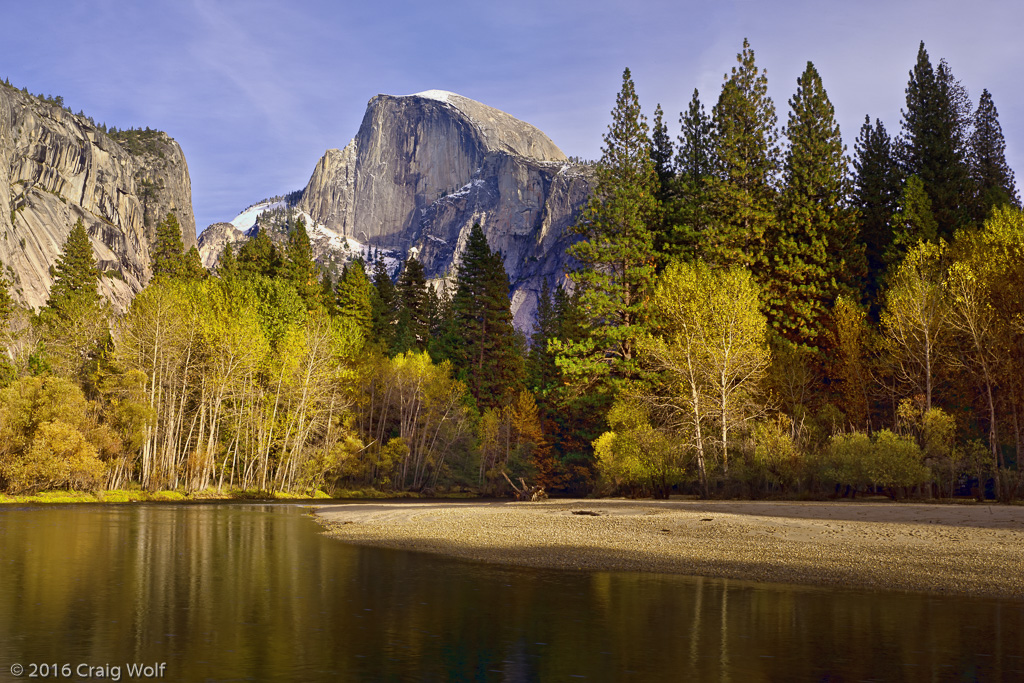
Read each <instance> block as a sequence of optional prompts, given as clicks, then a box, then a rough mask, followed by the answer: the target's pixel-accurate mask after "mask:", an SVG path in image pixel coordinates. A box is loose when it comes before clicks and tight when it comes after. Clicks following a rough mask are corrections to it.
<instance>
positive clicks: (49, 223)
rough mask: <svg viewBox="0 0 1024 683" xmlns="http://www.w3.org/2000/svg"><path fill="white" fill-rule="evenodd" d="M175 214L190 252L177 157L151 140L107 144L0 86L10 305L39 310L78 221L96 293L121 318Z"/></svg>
mask: <svg viewBox="0 0 1024 683" xmlns="http://www.w3.org/2000/svg"><path fill="white" fill-rule="evenodd" d="M169 211H174V212H175V214H176V215H177V217H178V221H179V223H180V224H181V231H182V241H183V242H184V244H185V249H186V250H187V249H189V248H190V247H192V246H194V245H196V236H195V218H194V216H193V213H192V190H191V181H190V179H189V174H188V166H187V164H186V163H185V156H184V154H183V153H182V151H181V148H180V147H179V146H178V144H177V143H176V142H175V141H174V140H173V139H171V138H170V137H168V136H167V135H166V134H164V133H161V132H158V131H149V130H147V131H127V132H124V133H120V134H115V135H113V136H111V135H107V134H106V133H104V132H103V131H102V130H100V129H99V128H97V127H96V126H95V125H94V124H93V123H92V122H90V121H89V120H88V119H86V118H84V117H82V116H76V115H74V114H71V113H70V112H68V111H67V110H65V109H63V108H61V107H59V106H55V105H53V104H49V103H46V102H43V101H40V100H39V99H37V98H35V97H33V96H31V95H28V94H25V93H23V92H21V91H19V90H16V89H14V88H11V87H9V86H5V85H3V84H0V260H2V261H3V264H4V266H5V271H6V272H5V273H4V274H5V276H6V277H7V279H8V280H10V281H11V282H12V287H11V290H12V294H13V296H14V297H15V299H16V300H17V301H19V302H20V303H22V304H25V305H27V306H30V307H35V308H37V307H40V306H42V305H44V304H45V303H46V300H47V298H48V295H49V294H48V293H49V289H50V285H51V284H52V282H53V276H52V270H51V268H52V266H53V264H54V263H55V262H56V260H57V257H58V256H59V255H60V251H61V248H62V246H63V245H64V242H65V240H66V239H67V236H68V234H69V233H70V231H71V227H72V226H73V225H74V224H75V222H76V221H77V220H78V219H82V221H83V223H84V224H85V226H86V230H87V231H88V233H89V236H90V238H91V241H92V244H93V249H94V252H95V256H96V260H97V264H98V266H99V269H100V271H101V273H103V275H104V276H103V277H101V278H100V290H101V292H103V294H105V295H106V296H107V297H108V298H109V299H110V300H111V302H112V303H113V304H114V306H115V307H116V308H119V309H123V308H124V307H126V306H127V305H128V303H129V302H130V301H131V298H132V297H133V296H134V295H135V293H136V292H138V291H139V290H140V289H141V288H142V286H143V285H144V284H145V283H146V282H148V280H149V278H150V275H151V270H150V265H149V251H150V250H149V245H150V242H151V241H152V239H153V237H154V235H155V228H156V224H157V223H158V222H159V221H160V220H161V219H162V218H163V217H164V216H166V215H167V213H168V212H169Z"/></svg>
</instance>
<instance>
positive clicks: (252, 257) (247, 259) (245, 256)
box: [238, 228, 284, 278]
mask: <svg viewBox="0 0 1024 683" xmlns="http://www.w3.org/2000/svg"><path fill="white" fill-rule="evenodd" d="M283 268H284V262H283V261H282V259H281V253H280V252H279V251H278V249H277V247H276V246H275V245H274V243H273V242H271V241H270V236H269V235H267V232H266V230H264V229H262V228H259V229H257V231H256V235H255V236H254V237H253V238H252V239H250V240H249V241H247V242H246V243H245V244H243V245H242V248H241V249H239V250H238V274H239V275H240V276H242V277H254V276H257V275H262V276H264V277H269V278H274V277H277V276H278V275H279V274H280V273H281V271H282V270H283Z"/></svg>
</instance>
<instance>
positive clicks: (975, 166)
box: [970, 90, 1020, 225]
mask: <svg viewBox="0 0 1024 683" xmlns="http://www.w3.org/2000/svg"><path fill="white" fill-rule="evenodd" d="M970 165H971V179H972V180H973V181H974V186H975V201H974V211H973V215H972V219H973V220H974V222H975V223H976V224H979V225H980V224H981V223H982V222H983V221H984V220H985V219H986V218H987V217H988V216H989V214H990V213H992V209H993V208H994V207H996V206H1004V205H1006V204H1009V205H1012V206H1018V207H1019V206H1020V197H1018V196H1017V184H1016V182H1015V180H1014V177H1013V171H1012V170H1011V169H1010V167H1009V166H1008V165H1007V163H1006V141H1005V140H1004V139H1003V128H1002V126H1000V125H999V112H997V111H996V105H995V104H994V103H993V102H992V95H991V94H990V93H989V91H988V90H983V91H982V92H981V99H980V100H979V101H978V108H977V109H976V110H975V112H974V130H973V131H972V132H971V139H970Z"/></svg>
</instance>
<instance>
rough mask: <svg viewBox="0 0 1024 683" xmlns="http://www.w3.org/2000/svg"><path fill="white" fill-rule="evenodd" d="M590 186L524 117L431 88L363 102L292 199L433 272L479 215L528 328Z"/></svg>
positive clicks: (446, 267) (583, 170)
mask: <svg viewBox="0 0 1024 683" xmlns="http://www.w3.org/2000/svg"><path fill="white" fill-rule="evenodd" d="M591 184H592V180H591V174H590V173H589V170H588V168H587V167H586V166H580V165H574V164H571V163H569V162H568V160H567V159H566V157H565V155H564V154H563V153H562V151H561V150H560V149H559V148H558V147H557V146H555V144H554V143H553V142H552V141H551V140H550V139H549V138H548V137H547V136H546V135H544V133H542V132H541V131H539V130H538V129H536V128H534V127H533V126H531V125H530V124H528V123H524V122H522V121H519V120H518V119H516V118H514V117H512V116H510V115H509V114H506V113H504V112H502V111H498V110H497V109H493V108H491V107H488V106H486V105H483V104H480V103H479V102H475V101H473V100H470V99H467V98H465V97H462V96H460V95H456V94H454V93H448V92H442V91H436V90H432V91H427V92H424V93H419V94H417V95H410V96H407V97H393V96H389V95H378V96H376V97H374V98H373V99H372V100H370V102H369V105H368V107H367V110H366V114H365V116H364V117H363V122H362V125H361V126H360V128H359V132H358V134H357V135H356V137H355V138H354V139H353V140H352V141H351V142H350V143H349V144H348V145H347V146H346V147H345V149H343V150H337V149H332V150H328V151H327V153H326V154H324V156H323V158H322V159H320V162H319V163H318V164H317V166H316V169H315V170H314V172H313V176H312V177H311V178H310V181H309V184H308V185H307V187H306V189H305V191H304V192H303V195H302V199H301V200H300V201H299V204H298V208H299V209H300V210H302V211H304V212H305V213H307V214H308V215H309V216H310V217H311V218H312V219H313V221H315V223H317V224H320V225H322V226H323V228H325V229H327V230H329V231H330V232H332V233H335V234H337V235H339V236H340V237H341V238H342V239H352V240H355V241H357V242H359V243H362V244H365V245H368V246H372V247H374V248H375V249H385V250H389V251H394V252H398V253H399V254H402V255H405V254H408V253H409V252H410V251H412V252H414V253H416V254H417V255H418V258H419V259H420V260H421V261H422V262H423V265H424V268H425V270H426V274H427V276H428V277H429V278H432V279H434V280H437V279H440V278H443V277H445V276H446V275H450V274H451V273H453V272H454V266H455V264H457V263H458V259H459V257H460V254H461V253H462V251H463V249H464V247H465V243H466V240H467V238H468V236H469V231H470V229H471V228H472V226H473V224H474V223H480V225H481V226H482V227H483V229H484V233H485V234H486V235H487V239H488V241H489V243H490V245H491V248H492V249H499V250H501V252H502V254H503V256H504V259H505V269H506V271H507V272H508V274H509V279H510V281H511V286H512V309H513V314H514V316H515V321H516V325H517V326H518V327H519V328H520V329H528V328H529V326H530V324H531V323H532V320H533V316H534V310H535V306H536V296H537V294H538V293H539V291H540V287H541V281H542V279H543V278H547V279H548V280H549V281H554V280H555V279H557V278H558V277H560V276H561V274H562V273H564V271H565V269H566V267H567V266H568V265H569V264H568V257H567V256H566V254H565V250H566V248H567V247H568V246H569V245H570V244H571V243H572V242H573V241H574V240H575V237H574V236H572V235H570V234H569V233H568V232H567V230H566V229H567V228H568V227H569V226H571V225H572V224H573V223H574V222H575V220H576V217H577V215H578V213H579V210H580V208H581V207H582V205H583V204H584V203H585V202H586V200H587V198H588V196H589V194H590V189H591ZM312 227H315V226H312Z"/></svg>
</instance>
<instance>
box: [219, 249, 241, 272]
mask: <svg viewBox="0 0 1024 683" xmlns="http://www.w3.org/2000/svg"><path fill="white" fill-rule="evenodd" d="M217 275H219V276H220V277H222V278H224V279H228V278H233V277H237V276H238V260H237V259H236V258H235V248H234V245H232V244H231V243H230V242H228V243H227V244H225V245H224V251H222V252H221V253H220V258H219V259H218V260H217Z"/></svg>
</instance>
